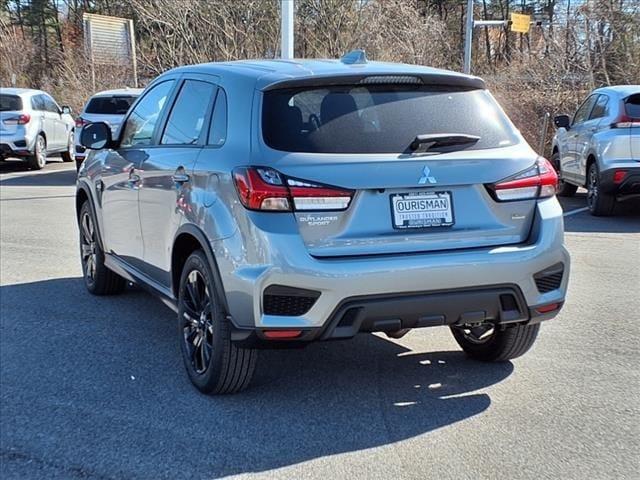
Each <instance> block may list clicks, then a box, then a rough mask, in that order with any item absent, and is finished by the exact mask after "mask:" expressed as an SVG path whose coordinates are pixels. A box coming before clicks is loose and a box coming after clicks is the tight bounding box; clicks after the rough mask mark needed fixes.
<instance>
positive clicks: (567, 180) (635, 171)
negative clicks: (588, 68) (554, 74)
mask: <svg viewBox="0 0 640 480" xmlns="http://www.w3.org/2000/svg"><path fill="white" fill-rule="evenodd" d="M554 122H555V125H556V127H557V128H558V130H557V132H556V135H555V136H554V138H553V156H552V162H553V164H554V167H555V168H556V170H557V171H558V175H559V177H560V183H559V192H558V193H559V194H560V195H563V196H571V195H573V194H575V193H576V190H577V188H578V187H586V188H587V205H588V207H589V210H590V212H591V213H592V214H593V215H610V214H611V213H612V212H613V209H614V206H615V204H616V201H623V200H628V199H632V198H638V197H640V85H625V86H615V87H605V88H599V89H597V90H594V91H593V92H592V93H591V94H590V95H589V96H588V97H587V99H586V100H585V101H584V102H582V104H581V105H580V107H578V110H577V111H576V113H575V114H574V115H573V118H570V117H569V116H568V115H558V116H557V117H555V119H554Z"/></svg>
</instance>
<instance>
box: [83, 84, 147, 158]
mask: <svg viewBox="0 0 640 480" xmlns="http://www.w3.org/2000/svg"><path fill="white" fill-rule="evenodd" d="M140 93H142V89H141V88H122V89H118V90H105V91H103V92H98V93H96V94H95V95H93V96H92V97H91V98H90V99H89V100H88V101H87V103H86V104H85V106H84V108H83V109H82V112H81V113H80V115H79V116H78V118H76V129H75V132H76V134H75V138H76V144H75V150H76V163H77V165H78V168H80V165H81V164H82V162H83V161H84V157H85V155H86V153H85V148H84V147H83V146H82V145H80V133H81V132H82V128H83V127H84V126H85V125H87V124H89V123H95V122H104V123H106V124H107V125H109V126H110V127H111V131H112V133H113V134H114V136H115V133H116V132H117V131H118V128H120V124H121V123H122V119H123V118H124V116H125V114H126V113H127V111H128V110H129V107H130V106H131V104H132V103H133V102H134V101H135V100H136V98H138V97H139V96H140Z"/></svg>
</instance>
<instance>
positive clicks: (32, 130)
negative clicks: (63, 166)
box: [0, 87, 74, 170]
mask: <svg viewBox="0 0 640 480" xmlns="http://www.w3.org/2000/svg"><path fill="white" fill-rule="evenodd" d="M73 145H74V141H73V118H72V117H71V109H70V108H69V107H66V106H63V107H60V106H58V104H57V103H56V101H55V100H54V99H53V98H52V97H51V95H49V94H48V93H46V92H43V91H41V90H31V89H26V88H4V87H3V88H2V89H0V159H4V158H7V157H15V158H22V159H24V160H26V161H27V162H28V163H29V166H30V167H31V168H33V169H36V170H40V169H41V168H43V167H44V166H45V164H46V162H47V155H49V154H52V153H59V154H61V156H62V160H64V161H65V162H72V161H73V156H74V155H73Z"/></svg>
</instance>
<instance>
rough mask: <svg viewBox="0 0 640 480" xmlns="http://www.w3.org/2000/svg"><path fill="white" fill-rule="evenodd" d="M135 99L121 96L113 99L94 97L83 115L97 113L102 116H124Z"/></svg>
mask: <svg viewBox="0 0 640 480" xmlns="http://www.w3.org/2000/svg"><path fill="white" fill-rule="evenodd" d="M135 99H136V97H132V96H128V95H123V96H113V97H95V98H92V99H91V100H89V103H87V106H86V108H85V109H84V111H85V113H97V114H103V115H124V114H125V113H127V112H128V111H129V107H130V106H131V104H132V103H133V102H134V101H135Z"/></svg>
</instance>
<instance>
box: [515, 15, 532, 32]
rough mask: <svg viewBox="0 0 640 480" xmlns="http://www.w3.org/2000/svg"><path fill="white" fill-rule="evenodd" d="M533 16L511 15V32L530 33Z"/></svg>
mask: <svg viewBox="0 0 640 480" xmlns="http://www.w3.org/2000/svg"><path fill="white" fill-rule="evenodd" d="M530 22H531V15H522V14H521V13H512V14H511V31H512V32H519V33H529V26H530Z"/></svg>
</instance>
